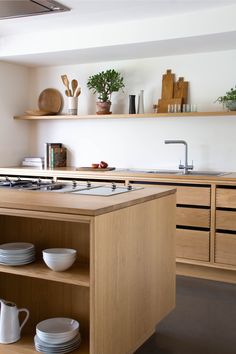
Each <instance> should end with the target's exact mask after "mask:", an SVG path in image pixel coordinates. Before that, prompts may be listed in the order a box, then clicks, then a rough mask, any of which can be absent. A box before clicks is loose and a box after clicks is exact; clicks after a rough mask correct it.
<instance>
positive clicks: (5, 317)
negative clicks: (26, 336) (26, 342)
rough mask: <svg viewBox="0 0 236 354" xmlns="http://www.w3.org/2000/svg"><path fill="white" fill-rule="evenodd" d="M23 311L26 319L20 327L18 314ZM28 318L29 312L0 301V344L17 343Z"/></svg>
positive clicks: (11, 303) (10, 303) (8, 302)
mask: <svg viewBox="0 0 236 354" xmlns="http://www.w3.org/2000/svg"><path fill="white" fill-rule="evenodd" d="M23 311H24V312H26V317H25V319H24V321H23V322H22V324H21V325H20V321H19V313H20V312H23ZM28 318H29V311H28V310H27V309H18V308H17V306H16V304H14V303H13V302H10V301H5V300H2V299H0V343H3V344H8V343H14V342H17V341H18V340H19V339H20V335H21V330H22V328H23V327H24V325H25V323H26V322H27V320H28Z"/></svg>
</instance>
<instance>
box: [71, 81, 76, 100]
mask: <svg viewBox="0 0 236 354" xmlns="http://www.w3.org/2000/svg"><path fill="white" fill-rule="evenodd" d="M71 87H72V94H73V96H75V91H76V89H77V87H78V81H77V80H75V79H73V80H72V81H71Z"/></svg>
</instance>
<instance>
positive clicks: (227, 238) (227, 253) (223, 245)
mask: <svg viewBox="0 0 236 354" xmlns="http://www.w3.org/2000/svg"><path fill="white" fill-rule="evenodd" d="M215 243H216V245H215V262H217V263H223V264H228V265H232V266H236V235H229V234H224V233H220V232H218V233H216V241H215Z"/></svg>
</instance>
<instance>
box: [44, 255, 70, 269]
mask: <svg viewBox="0 0 236 354" xmlns="http://www.w3.org/2000/svg"><path fill="white" fill-rule="evenodd" d="M43 260H44V262H45V263H46V264H47V266H48V267H49V268H50V269H52V270H54V271H56V272H62V271H63V270H66V269H69V268H70V267H71V266H72V264H73V263H74V261H75V257H73V258H68V259H61V260H54V259H45V258H44V257H43Z"/></svg>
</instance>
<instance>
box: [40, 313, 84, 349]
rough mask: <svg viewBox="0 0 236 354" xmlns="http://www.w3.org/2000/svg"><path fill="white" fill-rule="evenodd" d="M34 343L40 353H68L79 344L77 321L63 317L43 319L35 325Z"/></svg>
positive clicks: (79, 336)
mask: <svg viewBox="0 0 236 354" xmlns="http://www.w3.org/2000/svg"><path fill="white" fill-rule="evenodd" d="M34 344H35V349H36V350H37V351H38V352H41V353H46V354H47V353H48V354H51V353H58V354H59V353H70V352H72V351H73V350H75V349H78V348H79V346H80V344H81V335H80V332H79V322H78V321H76V320H74V319H71V318H65V317H55V318H49V319H47V320H44V321H42V322H40V323H38V324H37V326H36V335H35V337H34Z"/></svg>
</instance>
